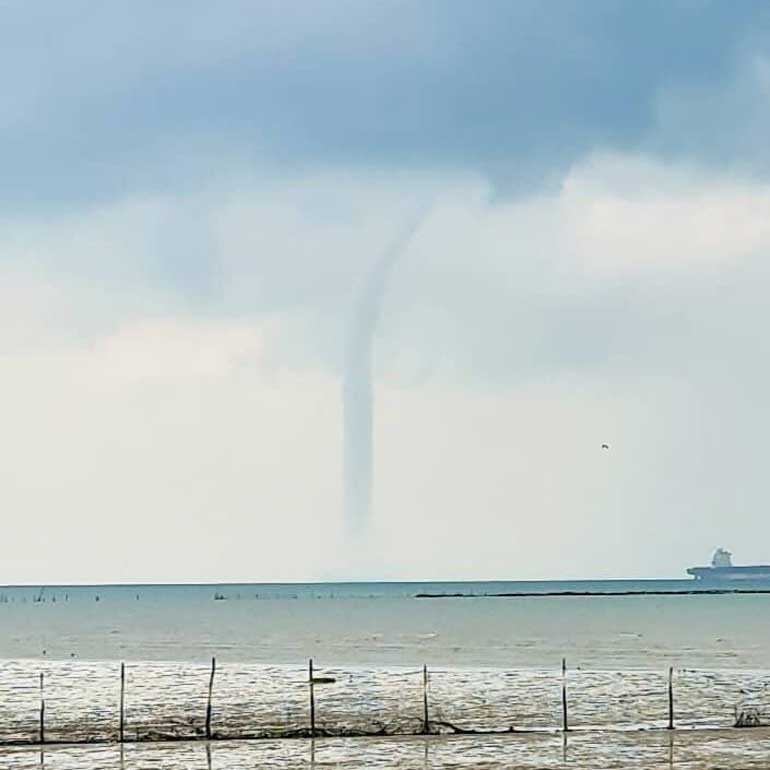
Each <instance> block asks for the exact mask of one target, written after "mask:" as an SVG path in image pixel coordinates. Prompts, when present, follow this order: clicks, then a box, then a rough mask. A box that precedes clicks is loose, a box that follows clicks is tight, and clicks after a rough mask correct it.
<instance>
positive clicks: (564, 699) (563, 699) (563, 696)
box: [561, 658, 569, 733]
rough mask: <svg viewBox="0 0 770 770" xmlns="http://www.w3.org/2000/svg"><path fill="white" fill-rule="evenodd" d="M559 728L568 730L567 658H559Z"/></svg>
mask: <svg viewBox="0 0 770 770" xmlns="http://www.w3.org/2000/svg"><path fill="white" fill-rule="evenodd" d="M561 728H562V730H563V731H564V732H565V733H566V732H567V730H569V723H568V722H567V659H566V658H562V659H561Z"/></svg>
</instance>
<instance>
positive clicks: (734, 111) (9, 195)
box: [0, 0, 770, 583]
mask: <svg viewBox="0 0 770 770" xmlns="http://www.w3.org/2000/svg"><path fill="white" fill-rule="evenodd" d="M0 95H1V99H2V101H1V102H0V382H1V383H2V384H1V386H0V387H1V388H2V390H1V391H0V392H1V393H2V399H1V400H0V425H1V426H2V433H1V436H2V438H1V439H0V516H2V524H3V526H2V552H3V555H2V558H1V559H0V583H12V582H30V583H50V582H54V581H57V582H61V581H75V582H77V581H115V582H120V581H145V580H214V579H216V580H226V579H231V580H235V579H239V580H287V579H288V580H294V579H324V578H341V577H346V576H353V577H372V578H375V577H377V578H463V577H488V578H493V577H494V578H511V579H516V578H520V579H524V578H557V577H612V576H679V575H683V570H684V568H685V567H686V566H688V565H690V564H692V563H695V562H703V561H706V560H707V559H708V558H709V557H710V552H711V550H712V549H713V548H714V547H716V546H719V545H723V546H726V547H728V548H731V549H732V550H733V551H734V552H735V555H736V560H737V561H739V562H752V561H764V562H770V493H769V492H768V470H767V449H766V443H767V436H768V434H769V433H770V410H769V409H768V406H767V402H768V393H769V392H770V361H769V360H768V353H770V351H769V350H768V348H770V341H769V338H768V332H767V329H768V326H769V325H770V303H768V289H769V287H770V262H768V257H770V142H769V141H768V136H770V7H769V6H768V5H767V3H766V2H756V3H755V2H750V1H749V0H743V1H742V2H736V3H728V2H708V1H707V0H681V1H680V2H676V0H665V2H664V1H663V0H661V2H654V1H652V0H650V2H644V3H641V2H636V1H635V0H628V1H627V2H619V1H613V2H610V1H607V2H603V1H602V0H594V1H593V2H590V3H587V2H583V1H581V2H568V1H566V0H565V1H561V2H559V1H557V0H554V2H548V3H543V2H540V1H538V2H528V1H526V0H518V1H517V2H509V0H500V2H497V1H496V0H482V1H481V2H469V1H467V0H465V1H464V2H453V1H452V0H440V1H439V0H437V1H436V2H433V1H432V0H421V1H420V2H400V1H398V0H380V1H378V2H364V1H363V0H355V1H354V0H338V1H337V2H324V1H323V0H315V1H314V2H312V3H308V2H286V1H285V0H281V1H280V2H278V1H276V2H257V1H255V0H248V1H246V0H243V2H238V1H236V0H221V1H220V2H216V3H212V2H208V1H207V2H203V1H202V0H201V1H200V2H197V1H195V0H185V2H173V1H171V0H169V1H168V2H164V3H157V2H149V0H134V1H133V2H131V3H125V2H120V3H118V2H110V1H109V0H107V1H104V0H102V1H101V2H93V0H88V1H86V0H69V2H66V3H56V2H47V3H29V2H27V1H26V0H24V1H22V0H19V1H18V2H17V1H16V0H0ZM422 210H427V212H428V213H427V214H426V215H425V216H424V218H423V220H422V222H421V224H420V225H419V226H418V228H417V231H416V232H415V233H414V235H413V237H412V240H411V241H410V242H409V244H408V246H407V248H406V250H405V253H404V254H402V255H401V257H400V258H399V261H398V263H397V265H396V266H395V268H394V270H393V272H392V274H391V275H390V277H389V280H388V285H387V287H386V291H385V295H384V297H383V302H382V307H381V314H380V318H379V321H378V325H377V329H376V333H375V339H374V364H373V367H374V377H373V381H374V393H375V402H374V464H375V465H374V484H373V510H372V521H371V527H370V529H369V534H368V538H367V539H365V540H364V541H362V542H359V543H357V544H354V545H351V544H350V543H349V542H347V541H346V535H345V531H344V526H343V522H344V519H343V497H344V495H343V489H342V423H343V420H342V408H341V400H340V399H341V383H342V379H343V365H344V359H345V346H346V341H347V340H348V339H349V336H350V328H349V327H350V322H351V318H353V316H354V312H355V307H356V302H357V298H358V297H359V296H360V293H361V291H362V286H364V285H365V282H366V279H367V275H369V273H370V271H371V269H372V266H373V265H375V264H376V262H377V260H378V259H380V258H381V255H382V254H383V253H384V251H385V250H386V249H387V248H388V247H389V245H390V244H391V243H392V242H393V241H394V239H396V238H397V237H398V236H399V233H401V232H402V231H403V229H404V227H405V226H407V225H408V223H409V221H410V219H413V218H414V217H415V213H416V212H418V211H422ZM603 442H607V443H609V444H610V445H611V450H610V451H609V452H603V451H602V450H601V444H602V443H603Z"/></svg>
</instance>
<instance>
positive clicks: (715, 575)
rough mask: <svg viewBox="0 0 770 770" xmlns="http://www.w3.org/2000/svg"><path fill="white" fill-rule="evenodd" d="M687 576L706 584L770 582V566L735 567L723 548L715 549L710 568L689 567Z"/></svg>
mask: <svg viewBox="0 0 770 770" xmlns="http://www.w3.org/2000/svg"><path fill="white" fill-rule="evenodd" d="M687 574H688V575H692V576H693V577H694V578H695V580H697V581H702V582H708V583H734V582H736V581H747V580H752V581H762V582H770V564H750V565H746V566H742V567H736V566H735V565H734V564H733V555H732V554H731V553H730V551H727V550H725V549H724V548H717V550H716V551H715V552H714V555H713V557H712V558H711V566H710V567H690V568H689V569H688V570H687Z"/></svg>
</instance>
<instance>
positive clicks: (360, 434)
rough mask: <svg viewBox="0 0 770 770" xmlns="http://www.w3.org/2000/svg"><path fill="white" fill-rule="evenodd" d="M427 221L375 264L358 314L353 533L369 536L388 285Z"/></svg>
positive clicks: (351, 433) (349, 486) (349, 489)
mask: <svg viewBox="0 0 770 770" xmlns="http://www.w3.org/2000/svg"><path fill="white" fill-rule="evenodd" d="M423 219H424V215H421V216H420V217H418V218H416V219H414V220H413V221H412V222H411V223H410V224H409V225H408V226H407V227H405V228H404V230H403V231H402V232H401V233H400V234H399V236H398V237H397V238H396V239H395V241H394V242H393V243H392V244H391V245H390V247H389V248H388V249H387V250H386V251H385V252H384V253H383V254H382V255H381V256H380V258H379V259H378V260H377V261H376V262H375V264H374V266H373V267H372V269H371V271H370V273H369V275H368V276H367V279H366V282H365V283H364V286H363V289H362V291H361V294H360V296H359V297H358V301H357V302H356V306H355V309H354V312H353V319H352V323H351V326H350V336H349V339H348V345H347V351H346V358H345V372H344V378H343V384H342V405H343V415H344V416H343V419H344V437H343V446H344V450H343V451H344V458H343V473H344V479H343V481H344V488H345V518H346V525H347V529H348V531H349V532H352V533H354V534H361V533H363V532H364V531H365V529H366V526H367V524H368V522H369V518H370V514H371V503H372V467H373V459H374V452H373V437H374V424H373V409H374V391H373V387H372V343H373V340H374V332H375V330H376V328H377V321H378V320H379V317H380V312H381V310H382V301H383V298H384V296H385V289H386V288H387V284H388V279H389V277H390V275H391V273H392V272H393V269H394V267H395V265H396V263H397V262H398V260H399V258H400V257H401V256H402V255H403V253H404V252H405V251H406V249H407V247H408V246H409V244H410V242H411V241H412V238H413V237H414V234H415V233H416V232H417V230H418V228H419V226H420V224H421V222H422V221H423Z"/></svg>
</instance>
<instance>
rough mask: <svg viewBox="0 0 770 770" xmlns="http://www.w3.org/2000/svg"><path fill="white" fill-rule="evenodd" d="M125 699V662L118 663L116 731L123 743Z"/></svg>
mask: <svg viewBox="0 0 770 770" xmlns="http://www.w3.org/2000/svg"><path fill="white" fill-rule="evenodd" d="M125 700H126V664H125V663H121V664H120V730H119V731H118V740H119V741H120V742H121V743H123V716H124V713H125Z"/></svg>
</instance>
